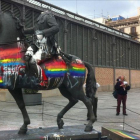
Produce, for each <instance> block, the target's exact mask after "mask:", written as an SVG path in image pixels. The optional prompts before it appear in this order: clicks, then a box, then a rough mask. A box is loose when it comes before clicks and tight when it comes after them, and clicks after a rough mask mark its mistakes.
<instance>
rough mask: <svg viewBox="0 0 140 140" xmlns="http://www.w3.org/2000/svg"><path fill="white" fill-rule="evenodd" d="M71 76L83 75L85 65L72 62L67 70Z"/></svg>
mask: <svg viewBox="0 0 140 140" xmlns="http://www.w3.org/2000/svg"><path fill="white" fill-rule="evenodd" d="M69 72H70V75H71V76H76V77H83V76H85V72H86V69H85V66H84V65H83V64H77V63H72V64H71V69H70V70H69Z"/></svg>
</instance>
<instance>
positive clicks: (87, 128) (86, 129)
mask: <svg viewBox="0 0 140 140" xmlns="http://www.w3.org/2000/svg"><path fill="white" fill-rule="evenodd" d="M92 129H93V126H86V128H85V132H91V131H92Z"/></svg>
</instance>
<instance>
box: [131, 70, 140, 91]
mask: <svg viewBox="0 0 140 140" xmlns="http://www.w3.org/2000/svg"><path fill="white" fill-rule="evenodd" d="M131 87H132V88H136V87H140V70H131Z"/></svg>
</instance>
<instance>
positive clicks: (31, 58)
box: [24, 10, 59, 80]
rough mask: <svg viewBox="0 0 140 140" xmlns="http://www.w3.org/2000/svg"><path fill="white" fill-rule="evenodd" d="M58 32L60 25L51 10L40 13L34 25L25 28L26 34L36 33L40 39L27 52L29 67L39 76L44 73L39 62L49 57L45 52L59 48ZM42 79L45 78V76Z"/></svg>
mask: <svg viewBox="0 0 140 140" xmlns="http://www.w3.org/2000/svg"><path fill="white" fill-rule="evenodd" d="M58 32H59V26H58V24H57V22H56V19H55V17H54V15H53V14H52V13H51V11H49V10H47V11H45V12H42V13H41V14H40V16H39V17H38V18H37V24H36V25H35V26H34V27H32V28H28V29H24V33H25V34H35V35H36V36H37V39H38V40H39V41H38V42H37V43H35V45H31V46H29V47H28V48H27V51H26V53H25V61H26V64H27V68H28V69H29V68H31V71H32V74H35V75H36V76H37V77H40V76H41V75H42V74H41V73H40V66H39V65H38V64H39V63H38V62H39V61H41V60H45V59H46V58H47V57H46V56H47V55H44V53H46V54H50V55H51V54H55V53H56V50H58V48H56V46H57V45H56V43H55V37H54V36H55V34H56V33H58ZM54 50H55V52H54ZM41 79H42V80H44V79H43V78H41Z"/></svg>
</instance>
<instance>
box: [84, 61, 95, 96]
mask: <svg viewBox="0 0 140 140" xmlns="http://www.w3.org/2000/svg"><path fill="white" fill-rule="evenodd" d="M84 64H85V67H86V68H87V70H88V74H87V79H86V95H87V97H90V98H93V97H94V96H95V94H96V90H97V87H96V79H95V72H94V70H93V68H92V66H91V65H90V64H89V63H87V62H84Z"/></svg>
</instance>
